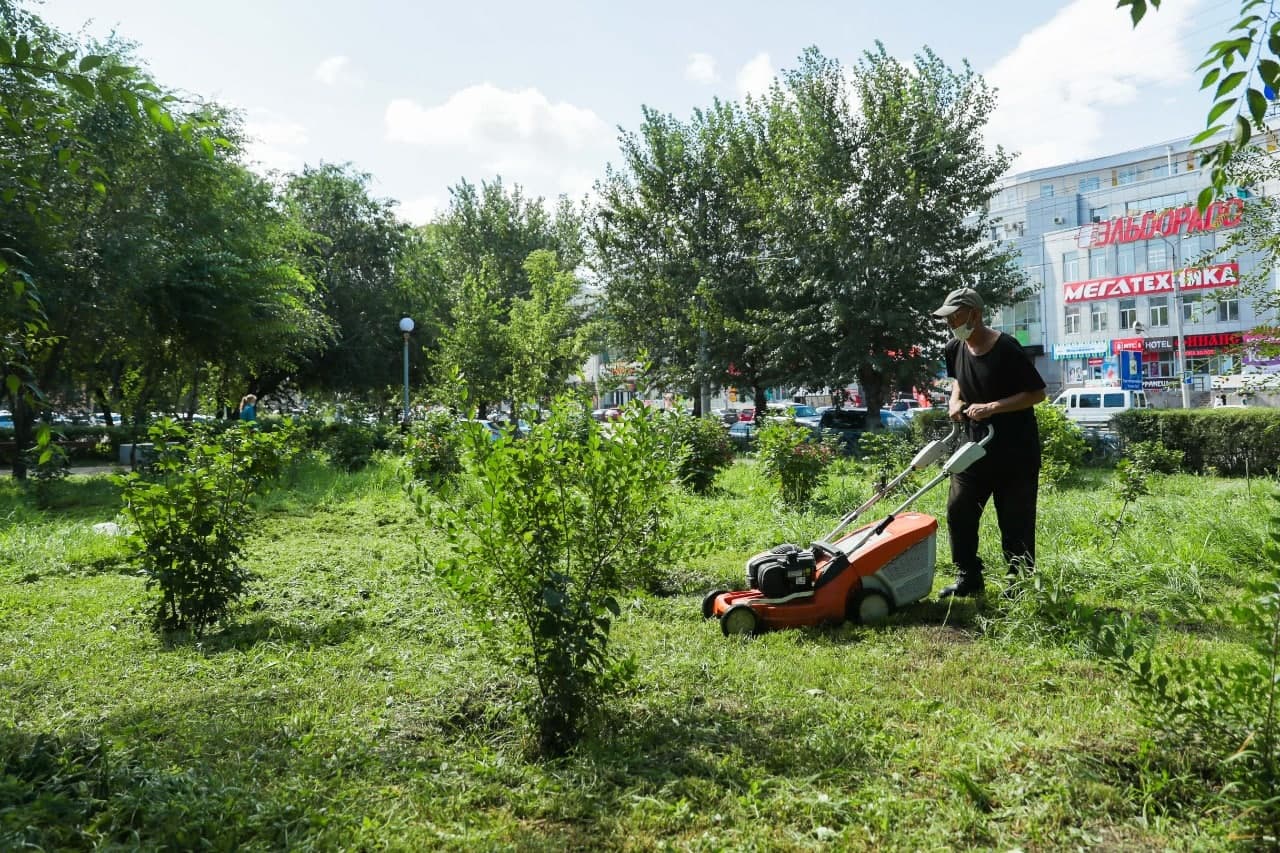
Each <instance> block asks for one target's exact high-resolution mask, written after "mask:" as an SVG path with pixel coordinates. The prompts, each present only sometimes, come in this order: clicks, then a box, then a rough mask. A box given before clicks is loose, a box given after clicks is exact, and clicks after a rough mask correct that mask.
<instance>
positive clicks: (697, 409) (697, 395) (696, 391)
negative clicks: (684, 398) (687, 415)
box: [689, 382, 705, 418]
mask: <svg viewBox="0 0 1280 853" xmlns="http://www.w3.org/2000/svg"><path fill="white" fill-rule="evenodd" d="M689 393H690V394H692V395H693V416H694V417H695V418H700V417H702V416H703V415H704V414H705V412H703V411H702V383H701V382H695V383H693V387H692V388H691V389H690V390H689Z"/></svg>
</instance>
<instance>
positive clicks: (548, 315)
mask: <svg viewBox="0 0 1280 853" xmlns="http://www.w3.org/2000/svg"><path fill="white" fill-rule="evenodd" d="M524 268H525V274H526V275H527V276H528V278H529V283H530V286H531V288H532V289H531V291H530V293H529V296H528V298H527V299H517V300H515V301H514V302H513V303H512V305H511V320H510V322H509V323H508V324H507V330H506V332H507V338H508V341H509V343H508V348H509V350H510V353H511V378H510V382H509V385H508V389H509V390H508V393H507V398H508V399H510V400H511V401H512V402H513V403H515V404H517V405H519V404H521V403H524V404H535V403H536V404H538V405H540V406H544V407H545V406H549V405H550V403H551V400H552V398H553V397H555V396H556V395H557V394H559V393H561V392H562V391H563V390H564V386H565V381H566V380H567V379H568V378H569V377H570V376H572V375H574V374H575V373H577V371H578V370H579V369H580V368H581V367H582V363H583V361H584V360H585V359H586V352H585V348H584V346H583V338H582V327H583V321H582V312H581V309H580V307H579V304H578V303H577V302H576V300H577V297H578V296H579V294H580V293H581V286H580V284H579V283H578V280H577V278H576V277H575V276H574V274H573V273H571V272H565V271H563V270H561V269H560V266H559V261H558V259H557V258H556V255H555V252H552V251H549V250H547V249H539V250H538V251H536V252H534V253H533V254H531V255H530V256H529V257H528V259H527V260H525V264H524Z"/></svg>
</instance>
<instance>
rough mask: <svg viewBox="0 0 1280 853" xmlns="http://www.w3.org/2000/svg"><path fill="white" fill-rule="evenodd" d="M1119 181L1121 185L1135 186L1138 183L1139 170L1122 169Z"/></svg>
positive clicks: (1134, 168)
mask: <svg viewBox="0 0 1280 853" xmlns="http://www.w3.org/2000/svg"><path fill="white" fill-rule="evenodd" d="M1117 181H1118V182H1119V183H1121V184H1134V183H1137V182H1138V169H1137V167H1136V166H1132V167H1130V168H1128V169H1121V170H1120V174H1119V176H1117Z"/></svg>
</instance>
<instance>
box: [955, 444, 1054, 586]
mask: <svg viewBox="0 0 1280 853" xmlns="http://www.w3.org/2000/svg"><path fill="white" fill-rule="evenodd" d="M990 461H994V460H983V462H990ZM1039 485H1040V466H1039V465H1025V466H1016V467H1014V466H1005V467H996V466H992V465H984V464H982V462H980V463H979V464H978V465H976V466H974V468H971V469H970V470H968V471H965V472H963V473H960V474H953V475H952V476H951V492H950V494H949V495H948V496H947V526H948V528H949V529H950V533H951V560H952V562H954V563H955V565H956V569H957V571H958V572H959V573H960V575H961V576H964V577H969V576H973V577H981V576H982V568H983V566H982V560H981V559H980V558H979V557H978V522H980V521H981V520H982V510H983V509H984V508H985V507H986V505H987V501H988V500H989V499H992V498H994V499H995V505H996V521H997V522H998V523H999V525H1000V548H1001V550H1002V551H1003V552H1004V559H1005V562H1006V563H1007V564H1008V565H1009V571H1010V572H1030V571H1031V570H1032V569H1033V568H1035V562H1036V494H1037V492H1038V491H1039Z"/></svg>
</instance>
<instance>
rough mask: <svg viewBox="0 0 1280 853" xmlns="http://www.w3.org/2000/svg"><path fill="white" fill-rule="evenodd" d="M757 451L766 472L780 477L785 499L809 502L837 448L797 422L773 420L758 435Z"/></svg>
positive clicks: (795, 503) (791, 502) (797, 504)
mask: <svg viewBox="0 0 1280 853" xmlns="http://www.w3.org/2000/svg"><path fill="white" fill-rule="evenodd" d="M756 455H757V456H758V457H759V459H760V461H761V464H762V466H763V468H764V471H765V473H766V474H767V475H768V476H770V477H774V478H776V479H777V480H778V482H779V485H780V487H781V491H782V499H783V500H784V501H786V502H787V503H789V504H792V505H795V506H799V505H802V504H805V503H808V501H809V498H810V497H812V495H813V492H814V490H815V489H816V488H817V486H818V483H819V481H820V480H821V479H822V474H823V472H824V471H825V470H826V468H827V466H828V465H830V464H831V461H832V460H833V459H835V458H836V451H835V449H834V447H833V446H832V445H831V444H830V443H829V442H823V443H818V442H814V441H813V433H812V432H811V431H810V430H808V429H806V428H805V427H802V426H800V425H798V424H794V423H771V424H768V425H766V426H764V427H762V428H761V430H760V432H759V433H758V435H757V438H756Z"/></svg>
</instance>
